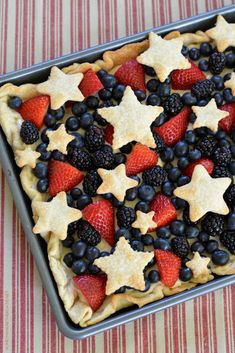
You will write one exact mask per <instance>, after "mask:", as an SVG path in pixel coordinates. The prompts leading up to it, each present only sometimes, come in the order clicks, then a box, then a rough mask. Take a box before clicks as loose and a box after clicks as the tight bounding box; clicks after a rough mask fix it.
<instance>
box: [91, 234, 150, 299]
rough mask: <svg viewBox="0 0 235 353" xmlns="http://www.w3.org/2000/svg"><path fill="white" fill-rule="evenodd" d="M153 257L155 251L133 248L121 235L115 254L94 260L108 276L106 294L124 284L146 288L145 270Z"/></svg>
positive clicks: (141, 288) (140, 288) (139, 288)
mask: <svg viewBox="0 0 235 353" xmlns="http://www.w3.org/2000/svg"><path fill="white" fill-rule="evenodd" d="M153 257H154V253H153V252H142V251H135V250H133V249H132V248H131V246H130V244H129V242H128V240H126V239H125V238H124V237H121V238H120V239H119V241H118V242H117V244H116V247H115V251H114V253H113V254H111V255H109V256H105V257H100V258H98V259H96V260H95V261H94V264H95V265H96V266H98V267H99V268H100V269H101V270H102V271H104V272H105V273H106V274H107V276H108V279H107V284H106V295H109V294H112V293H114V292H115V291H116V290H117V289H119V288H121V287H122V286H128V287H131V288H134V289H138V290H144V289H145V281H144V272H143V271H144V268H145V267H146V265H147V264H148V263H149V262H150V261H151V260H152V258H153Z"/></svg>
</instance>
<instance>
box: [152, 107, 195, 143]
mask: <svg viewBox="0 0 235 353" xmlns="http://www.w3.org/2000/svg"><path fill="white" fill-rule="evenodd" d="M190 112H191V109H190V108H188V107H186V108H184V109H183V110H182V111H181V112H180V113H179V114H177V115H176V116H174V117H173V118H171V119H170V120H168V121H167V122H166V123H164V124H162V125H161V126H160V127H156V128H155V129H154V131H155V132H156V133H158V134H159V135H160V136H161V138H162V139H163V141H164V142H165V144H166V145H168V146H174V145H175V144H176V142H178V141H179V140H180V139H181V138H182V137H183V136H184V134H185V131H186V130H187V127H188V122H189V114H190Z"/></svg>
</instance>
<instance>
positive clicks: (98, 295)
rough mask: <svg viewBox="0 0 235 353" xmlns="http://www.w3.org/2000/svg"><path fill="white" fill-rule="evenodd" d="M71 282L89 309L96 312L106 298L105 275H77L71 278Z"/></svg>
mask: <svg viewBox="0 0 235 353" xmlns="http://www.w3.org/2000/svg"><path fill="white" fill-rule="evenodd" d="M73 280H74V282H75V284H76V286H77V287H78V288H79V289H80V291H81V292H82V294H83V295H84V297H85V298H86V300H87V301H88V303H89V305H90V306H91V308H92V309H93V310H94V311H96V310H98V309H99V307H100V306H101V305H102V304H103V302H104V300H105V297H106V294H105V287H106V281H107V277H106V275H103V274H99V275H91V274H87V275H77V276H75V277H73Z"/></svg>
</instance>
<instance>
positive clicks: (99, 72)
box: [96, 69, 108, 80]
mask: <svg viewBox="0 0 235 353" xmlns="http://www.w3.org/2000/svg"><path fill="white" fill-rule="evenodd" d="M107 73H108V72H107V71H106V70H103V69H101V70H99V71H98V72H97V73H96V74H97V76H98V77H99V79H100V80H101V79H102V78H103V77H104V76H106V75H107Z"/></svg>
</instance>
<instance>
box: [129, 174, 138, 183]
mask: <svg viewBox="0 0 235 353" xmlns="http://www.w3.org/2000/svg"><path fill="white" fill-rule="evenodd" d="M130 178H131V179H133V180H135V181H137V182H138V185H139V184H140V177H138V175H132V176H130Z"/></svg>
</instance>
